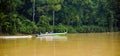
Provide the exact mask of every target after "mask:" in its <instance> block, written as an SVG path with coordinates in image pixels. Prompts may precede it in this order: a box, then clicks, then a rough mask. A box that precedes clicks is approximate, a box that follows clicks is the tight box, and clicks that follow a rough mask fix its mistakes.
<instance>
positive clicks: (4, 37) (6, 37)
mask: <svg viewBox="0 0 120 56" xmlns="http://www.w3.org/2000/svg"><path fill="white" fill-rule="evenodd" d="M0 38H1V39H10V38H32V36H31V35H27V36H0Z"/></svg>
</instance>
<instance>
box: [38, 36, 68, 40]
mask: <svg viewBox="0 0 120 56" xmlns="http://www.w3.org/2000/svg"><path fill="white" fill-rule="evenodd" d="M37 38H38V39H40V41H43V40H45V41H66V40H67V36H42V37H37Z"/></svg>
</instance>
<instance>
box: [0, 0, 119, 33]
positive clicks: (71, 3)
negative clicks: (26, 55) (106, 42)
mask: <svg viewBox="0 0 120 56" xmlns="http://www.w3.org/2000/svg"><path fill="white" fill-rule="evenodd" d="M53 20H54V22H53ZM53 23H54V24H53ZM51 31H53V32H65V31H67V32H69V33H77V32H78V33H89V32H113V31H120V0H0V33H3V34H17V33H22V34H32V33H35V32H43V33H44V32H51Z"/></svg>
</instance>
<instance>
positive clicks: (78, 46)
mask: <svg viewBox="0 0 120 56" xmlns="http://www.w3.org/2000/svg"><path fill="white" fill-rule="evenodd" d="M65 37H66V38H62V39H60V38H57V39H54V38H52V37H50V38H44V39H42V40H41V39H40V38H24V39H0V56H120V33H119V32H116V33H80V34H67V36H65Z"/></svg>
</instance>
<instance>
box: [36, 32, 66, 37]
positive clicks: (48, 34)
mask: <svg viewBox="0 0 120 56" xmlns="http://www.w3.org/2000/svg"><path fill="white" fill-rule="evenodd" d="M66 34H67V32H64V33H47V34H40V35H39V34H36V37H42V36H65V35H66Z"/></svg>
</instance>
